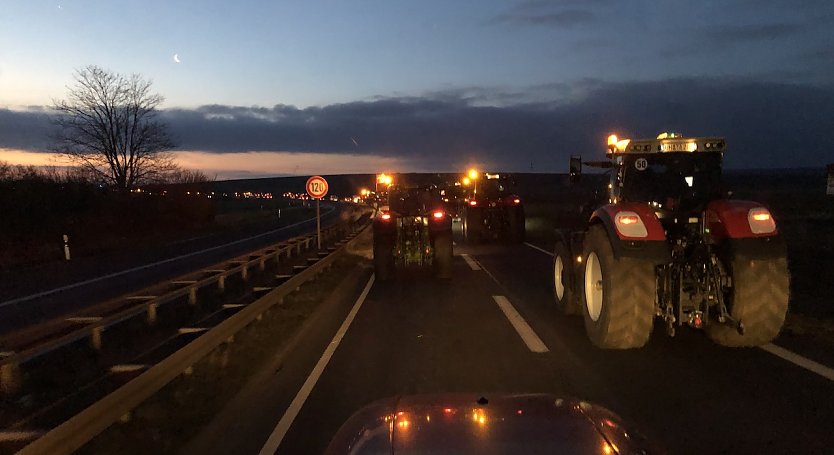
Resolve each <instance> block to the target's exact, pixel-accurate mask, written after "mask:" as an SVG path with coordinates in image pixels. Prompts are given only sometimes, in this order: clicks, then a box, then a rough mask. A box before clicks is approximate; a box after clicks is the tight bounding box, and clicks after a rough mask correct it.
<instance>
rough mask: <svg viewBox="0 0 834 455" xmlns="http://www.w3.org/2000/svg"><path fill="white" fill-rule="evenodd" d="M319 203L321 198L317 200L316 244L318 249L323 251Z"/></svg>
mask: <svg viewBox="0 0 834 455" xmlns="http://www.w3.org/2000/svg"><path fill="white" fill-rule="evenodd" d="M319 202H321V198H318V199H316V242H317V243H318V249H321V212H320V211H319Z"/></svg>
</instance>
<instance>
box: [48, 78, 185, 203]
mask: <svg viewBox="0 0 834 455" xmlns="http://www.w3.org/2000/svg"><path fill="white" fill-rule="evenodd" d="M74 78H75V85H73V86H71V87H67V88H68V90H69V94H68V96H67V99H65V100H61V101H55V102H54V109H55V110H57V111H58V113H59V115H58V116H57V117H56V119H55V124H56V125H57V126H58V127H59V130H58V132H57V134H56V137H55V139H56V145H55V151H56V152H58V153H61V154H63V155H65V156H66V157H68V158H69V159H70V161H72V162H73V164H75V165H77V166H80V167H82V168H84V169H86V170H88V171H90V172H91V173H92V174H94V175H96V176H97V177H99V178H102V179H105V180H109V181H110V182H111V183H112V184H113V185H114V186H115V187H116V188H117V189H119V190H122V191H124V190H129V189H131V188H133V187H134V186H135V185H137V184H140V183H148V182H154V181H160V180H164V178H165V175H166V174H167V173H169V172H171V171H173V170H174V169H176V165H175V164H174V162H173V160H172V158H171V156H170V154H169V153H167V151H169V150H170V149H171V148H173V147H174V143H173V140H172V139H171V137H170V135H169V134H168V131H167V128H166V125H165V124H164V123H162V122H161V121H159V120H158V118H157V115H158V112H159V111H158V110H157V108H158V106H159V105H160V104H162V101H163V100H164V98H163V97H162V96H161V95H159V94H156V93H151V82H150V81H149V80H145V79H142V78H141V77H140V76H139V75H138V74H132V75H130V76H124V75H121V74H117V73H113V72H111V71H108V70H105V69H102V68H99V67H98V66H94V65H90V66H87V67H85V68H82V69H80V70H77V71H76V72H75V74H74Z"/></svg>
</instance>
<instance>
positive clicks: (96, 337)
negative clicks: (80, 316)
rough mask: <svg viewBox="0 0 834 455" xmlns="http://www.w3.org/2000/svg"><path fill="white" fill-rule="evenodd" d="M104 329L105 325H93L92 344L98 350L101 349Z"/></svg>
mask: <svg viewBox="0 0 834 455" xmlns="http://www.w3.org/2000/svg"><path fill="white" fill-rule="evenodd" d="M103 331H104V327H101V326H98V327H93V333H92V335H91V337H90V344H91V345H92V346H93V349H95V350H96V351H100V350H101V332H103Z"/></svg>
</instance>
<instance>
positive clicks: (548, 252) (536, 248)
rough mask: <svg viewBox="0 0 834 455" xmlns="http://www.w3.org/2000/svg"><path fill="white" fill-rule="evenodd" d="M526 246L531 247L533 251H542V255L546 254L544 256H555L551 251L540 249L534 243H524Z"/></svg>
mask: <svg viewBox="0 0 834 455" xmlns="http://www.w3.org/2000/svg"><path fill="white" fill-rule="evenodd" d="M524 244H525V245H527V246H529V247H530V248H532V249H534V250H538V251H541V252H542V253H544V254H546V255H548V256H551V257H552V256H553V253H551V252H550V251H547V250H545V249H544V248H542V247H538V246H536V245H533V244H532V243H527V242H524Z"/></svg>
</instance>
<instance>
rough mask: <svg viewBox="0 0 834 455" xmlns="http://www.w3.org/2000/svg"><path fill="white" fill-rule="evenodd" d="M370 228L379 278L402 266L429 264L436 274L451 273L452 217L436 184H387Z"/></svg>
mask: <svg viewBox="0 0 834 455" xmlns="http://www.w3.org/2000/svg"><path fill="white" fill-rule="evenodd" d="M373 230H374V269H375V273H376V277H377V279H378V280H388V279H390V278H392V276H393V274H394V271H395V269H397V268H405V267H432V268H433V270H434V274H435V276H437V277H438V278H443V279H448V278H451V277H452V217H451V216H450V215H449V213H448V212H447V211H446V209H445V208H444V204H443V200H442V197H441V195H440V192H439V191H438V190H437V188H436V187H434V186H423V187H399V186H392V187H390V188H389V192H388V205H387V206H382V207H381V210H380V211H379V212H377V215H376V217H375V218H374V224H373Z"/></svg>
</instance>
